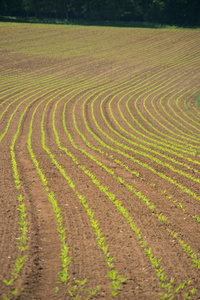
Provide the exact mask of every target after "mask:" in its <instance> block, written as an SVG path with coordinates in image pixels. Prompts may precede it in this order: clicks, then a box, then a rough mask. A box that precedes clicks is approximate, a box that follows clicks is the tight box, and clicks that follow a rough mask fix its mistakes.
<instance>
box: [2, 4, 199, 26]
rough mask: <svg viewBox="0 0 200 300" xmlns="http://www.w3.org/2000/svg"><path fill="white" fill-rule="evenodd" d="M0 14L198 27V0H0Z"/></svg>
mask: <svg viewBox="0 0 200 300" xmlns="http://www.w3.org/2000/svg"><path fill="white" fill-rule="evenodd" d="M0 15H1V16H18V17H19V16H20V17H36V18H57V19H69V18H70V19H78V20H88V21H89V20H90V21H131V22H136V21H137V22H138V21H139V22H144V21H145V22H151V23H160V24H169V25H179V26H199V25H200V9H199V0H192V1H191V0H190V1H188V0H95V1H94V0H0Z"/></svg>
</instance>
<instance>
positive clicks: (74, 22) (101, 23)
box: [0, 16, 199, 28]
mask: <svg viewBox="0 0 200 300" xmlns="http://www.w3.org/2000/svg"><path fill="white" fill-rule="evenodd" d="M0 22H17V23H35V24H57V25H83V26H104V27H131V28H168V27H170V28H199V27H190V26H185V27H184V26H175V25H174V26H173V25H166V24H156V23H150V22H132V21H130V22H126V21H89V20H67V19H52V18H41V19H38V18H35V17H9V16H0Z"/></svg>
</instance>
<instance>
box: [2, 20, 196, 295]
mask: <svg viewBox="0 0 200 300" xmlns="http://www.w3.org/2000/svg"><path fill="white" fill-rule="evenodd" d="M0 25H1V26H0V30H1V36H2V38H1V39H2V40H1V46H0V47H1V48H0V61H1V65H0V70H1V71H0V76H1V85H0V96H1V98H0V118H1V119H0V134H2V136H1V135H0V141H1V142H0V158H1V162H0V163H1V167H0V173H1V176H0V186H1V188H0V201H1V205H0V249H1V256H0V266H1V272H0V298H1V299H4V297H5V296H10V297H11V299H12V298H13V299H20V300H21V299H23V300H27V299H38V300H39V299H71V297H70V295H69V292H68V289H70V288H72V287H73V286H75V285H77V280H83V279H87V280H86V282H85V284H84V286H83V290H82V291H79V290H78V291H74V297H75V295H76V294H77V293H79V294H80V295H79V298H78V299H86V298H87V297H89V299H106V300H107V299H113V297H112V295H111V291H112V287H111V278H110V277H109V271H110V270H111V269H110V268H109V266H108V264H107V261H106V257H105V255H104V253H103V250H102V249H101V247H99V245H98V238H97V235H95V232H94V230H93V227H92V223H91V219H90V218H89V216H88V214H87V212H86V210H85V208H84V206H83V204H82V203H81V201H80V198H79V197H78V195H82V196H84V197H85V201H86V203H87V204H88V207H89V208H90V209H91V211H92V212H93V213H94V216H93V218H94V220H97V221H98V224H99V228H100V230H101V236H102V237H104V238H105V246H106V245H107V246H108V252H109V255H110V257H112V258H113V261H112V262H113V268H112V269H113V270H116V271H117V275H120V276H122V277H123V278H128V279H127V280H126V281H125V282H124V283H121V284H120V288H119V289H118V290H117V295H116V296H115V299H123V300H124V299H127V300H129V299H130V300H132V299H160V298H161V294H163V295H165V294H167V293H168V298H166V299H170V297H171V296H170V293H172V296H174V298H173V299H184V297H186V293H188V297H189V296H190V297H191V298H188V299H200V276H199V269H198V267H195V266H194V265H193V264H194V262H193V261H192V257H191V255H192V254H193V257H194V255H195V254H196V255H197V256H196V258H197V262H198V263H199V259H200V257H199V255H200V245H199V240H200V231H199V226H200V222H198V220H199V221H200V219H199V218H200V202H199V200H200V189H199V178H200V147H199V142H200V135H199V132H200V121H199V109H198V108H197V107H195V93H196V91H198V90H199V88H200V87H199V71H200V53H199V49H200V44H199V41H200V31H199V30H186V29H184V30H181V29H176V30H175V29H171V30H170V29H161V30H154V29H139V28H138V29H134V28H132V29H131V28H127V29H125V28H124V29H122V28H103V27H102V28H101V27H99V28H98V27H91V28H89V27H79V26H74V27H73V26H71V27H70V26H51V25H49V26H46V25H45V26H44V25H25V24H24V25H23V24H21V25H20V24H16V25H14V24H4V23H1V24H0ZM6 36H7V38H6ZM24 111H25V113H24ZM63 112H64V113H63ZM23 113H24V114H23ZM22 114H23V117H22V119H20V117H21V116H22ZM53 120H54V122H53ZM31 121H32V135H31V147H32V151H33V153H34V155H35V158H36V160H37V162H38V164H39V165H38V166H39V168H40V170H41V171H42V173H43V174H44V176H45V178H46V180H47V182H48V183H47V186H48V188H49V190H50V191H53V193H54V195H55V199H56V201H57V204H58V207H59V208H60V214H61V216H62V227H63V228H66V232H65V237H66V238H65V242H66V245H67V246H68V249H69V253H68V256H69V257H71V261H70V263H69V265H68V274H69V276H70V279H69V281H68V282H67V283H66V284H64V283H62V282H61V283H59V284H58V281H60V278H59V274H60V272H61V270H62V261H61V258H60V252H61V249H62V243H61V240H60V238H59V233H58V230H57V228H58V227H57V221H56V215H55V212H54V210H53V207H52V204H51V203H50V201H49V199H48V193H47V192H46V190H45V186H44V185H43V183H42V180H41V178H40V176H39V174H38V172H37V169H36V165H35V164H34V161H33V159H32V158H31V155H30V152H29V150H28V147H27V143H28V139H29V137H30V136H29V134H30V126H31ZM20 122H21V123H20ZM42 122H43V123H42ZM18 124H20V126H19V127H18ZM41 124H44V128H43V129H44V131H43V136H42V128H41ZM18 128H19V131H17V129H18ZM55 129H56V132H57V139H56V137H55ZM16 134H17V135H16ZM15 136H16V141H15V143H14V153H15V160H16V163H17V172H18V175H19V180H20V184H21V187H20V189H19V190H18V189H17V188H16V187H15V179H14V177H13V165H12V158H11V154H10V151H11V148H10V147H11V144H12V142H13V141H14V137H15ZM42 137H43V139H42ZM44 137H45V139H44ZM1 138H2V140H1ZM58 138H59V141H58ZM45 147H46V148H45ZM51 154H53V155H54V159H55V160H54V161H53V160H52V158H51ZM75 159H76V160H75ZM56 164H57V165H56ZM59 168H60V169H59ZM61 168H62V171H61ZM84 168H85V169H84ZM106 168H107V169H106ZM84 170H85V172H84ZM86 170H88V171H87V172H86ZM111 171H113V172H111ZM62 172H63V173H62ZM89 172H90V175H91V176H92V175H93V178H90V177H89V176H88V175H87V173H89ZM63 174H64V175H65V176H63ZM94 176H95V178H96V179H97V181H96V184H95V181H94ZM164 176H165V178H164ZM120 178H121V179H123V180H124V183H121V182H120ZM69 180H71V181H72V182H73V184H74V185H75V187H74V188H71V187H70V184H69ZM128 185H129V187H130V186H132V188H133V190H132V191H131V190H130V188H128ZM100 186H104V187H108V191H109V192H110V193H112V194H114V195H115V200H117V199H118V200H120V201H121V205H122V206H123V207H124V208H125V209H126V211H127V212H128V214H129V216H130V217H131V219H132V223H131V224H134V225H135V226H136V227H135V228H138V229H139V232H140V233H141V241H146V242H147V244H146V246H145V247H142V246H141V244H140V240H139V239H138V235H137V234H136V233H135V231H134V230H133V227H131V226H130V223H129V222H128V221H127V220H126V218H125V216H124V215H123V214H122V213H120V211H119V210H118V209H117V207H116V206H115V205H114V202H112V201H111V199H110V198H109V197H108V194H107V195H106V194H105V193H104V192H103V191H101V190H100V189H99V187H100ZM138 192H140V193H141V195H143V196H145V197H146V199H149V203H150V205H154V206H155V209H154V210H151V209H150V208H149V206H148V205H147V204H146V203H145V201H143V199H144V198H142V197H141V196H138ZM19 195H22V196H23V197H24V199H23V204H24V206H25V209H26V221H27V222H28V225H27V226H28V231H27V237H28V241H27V243H26V245H27V246H28V248H27V249H26V250H25V251H24V252H23V253H22V252H21V251H20V250H19V249H18V248H17V241H19V237H20V236H21V234H22V233H21V229H20V224H19V221H20V214H19V204H20V203H19V201H18V198H17V197H18V196H19ZM160 214H161V215H160ZM162 214H163V216H165V217H167V220H166V221H165V222H163V221H162V220H161V216H162ZM159 215H160V219H159ZM195 218H196V220H195ZM167 229H169V230H171V231H174V233H176V232H178V233H179V234H178V238H179V239H180V240H182V241H183V242H184V243H185V244H187V246H188V247H189V246H190V249H191V250H192V251H193V252H191V253H190V255H189V252H187V253H186V251H184V248H183V247H182V246H181V244H180V242H179V241H178V240H177V239H175V238H174V237H173V236H172V235H170V233H169V232H168V230H167ZM148 249H151V252H152V256H148V255H147V251H148ZM187 249H188V248H187ZM23 255H26V258H25V260H24V265H23V267H22V269H21V271H20V272H19V274H18V276H17V278H16V280H14V281H13V283H12V284H11V286H7V285H6V284H5V283H4V282H3V281H2V280H9V279H12V278H13V275H12V273H13V272H14V265H15V262H16V258H17V257H18V256H23ZM156 259H161V260H160V262H159V266H157V267H155V266H154V264H153V263H154V262H155V261H156ZM159 268H160V269H159ZM199 268H200V263H199ZM161 269H162V271H161V274H164V276H166V278H165V280H164V281H163V282H164V283H165V284H168V283H169V282H170V279H171V278H174V281H173V282H172V283H171V289H170V288H169V290H168V291H167V290H166V289H165V288H163V286H162V285H161V283H162V280H161V276H159V272H158V271H159V270H161ZM190 281H191V282H190ZM186 282H187V283H186ZM180 283H185V286H184V288H183V289H179V290H177V288H178V287H179V286H180ZM97 286H99V290H98V291H97V292H96V294H95V295H94V296H92V295H90V294H89V293H87V290H88V289H90V290H94V289H95V288H96V287H97ZM193 288H194V289H195V291H196V292H195V293H194V294H193V290H192V289H193ZM15 289H16V296H14V295H12V293H11V292H12V291H13V290H15ZM176 290H177V291H176ZM74 299H75V298H74Z"/></svg>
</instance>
